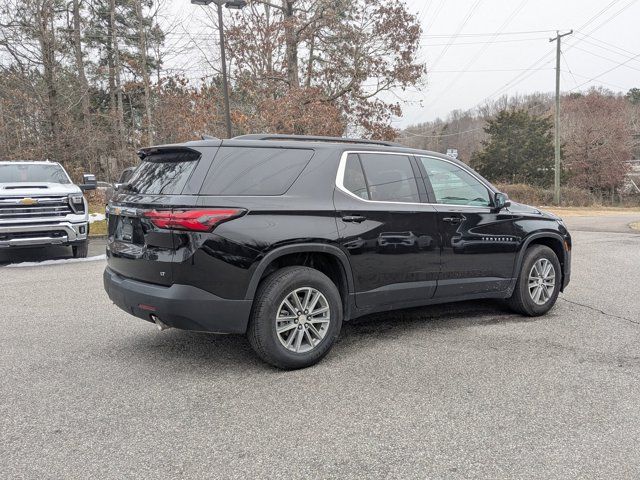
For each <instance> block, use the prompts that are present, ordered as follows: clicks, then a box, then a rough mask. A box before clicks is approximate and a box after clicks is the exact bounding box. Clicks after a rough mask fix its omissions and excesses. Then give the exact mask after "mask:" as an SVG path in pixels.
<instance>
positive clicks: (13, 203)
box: [0, 196, 72, 220]
mask: <svg viewBox="0 0 640 480" xmlns="http://www.w3.org/2000/svg"><path fill="white" fill-rule="evenodd" d="M34 202H35V203H34ZM69 213H72V211H71V207H70V206H69V199H68V197H66V196H65V197H36V198H33V199H31V198H29V199H25V198H24V197H15V198H0V220H20V219H30V218H56V217H65V216H67V215H68V214H69Z"/></svg>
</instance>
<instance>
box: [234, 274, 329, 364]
mask: <svg viewBox="0 0 640 480" xmlns="http://www.w3.org/2000/svg"><path fill="white" fill-rule="evenodd" d="M315 292H319V294H320V295H318V297H317V299H316V297H315ZM307 294H308V295H309V297H308V298H309V299H310V300H309V301H308V306H309V307H313V311H317V312H321V313H317V314H313V311H309V318H308V319H307V317H306V315H304V312H302V313H303V314H302V315H301V316H298V315H297V312H295V311H294V312H291V311H290V310H291V308H289V307H288V306H287V304H286V302H285V301H289V300H291V299H292V298H294V297H292V295H297V296H298V298H299V302H300V305H304V303H306V302H305V300H306V299H307ZM314 299H315V303H313V300H314ZM294 303H295V301H294V300H291V301H289V305H292V306H294V307H297V305H294ZM327 308H328V310H325V309H327ZM295 310H297V308H296V309H295ZM322 310H325V311H324V312H322ZM312 314H313V315H314V316H313V317H311V315H312ZM276 317H279V318H284V317H288V318H284V319H283V320H280V321H278V322H276ZM327 319H328V321H327ZM309 324H310V325H309ZM276 326H279V327H280V328H282V329H283V330H285V329H286V331H283V332H282V333H280V334H279V333H278V332H277V331H276ZM341 327H342V301H341V298H340V293H339V292H338V289H337V287H336V285H335V284H334V283H333V282H332V281H331V280H330V279H329V277H327V276H326V275H324V274H323V273H321V272H319V271H318V270H314V269H312V268H308V267H286V268H283V269H280V270H277V271H276V272H274V273H273V274H271V275H270V276H268V277H267V278H266V279H265V280H263V282H262V283H261V284H260V286H259V287H258V291H257V293H256V296H255V298H254V302H253V308H252V311H251V318H250V320H249V327H248V330H247V338H248V340H249V343H250V344H251V346H252V347H253V349H254V350H255V352H256V353H257V354H258V356H259V357H260V358H261V359H262V360H264V361H265V362H267V363H269V364H271V365H273V366H275V367H277V368H281V369H283V370H294V369H298V368H306V367H309V366H311V365H314V364H316V363H318V362H319V361H320V360H322V358H323V357H324V356H325V355H327V354H328V353H329V351H330V350H331V347H332V346H333V344H334V343H335V341H336V339H337V338H338V335H339V334H340V329H341ZM305 330H306V332H305ZM314 331H315V333H314ZM294 335H295V336H294ZM292 336H293V337H292ZM298 338H300V342H297V340H298ZM288 342H290V343H291V345H290V346H289V347H287V346H286V345H285V343H288ZM296 347H298V348H297V350H298V351H295V350H296Z"/></svg>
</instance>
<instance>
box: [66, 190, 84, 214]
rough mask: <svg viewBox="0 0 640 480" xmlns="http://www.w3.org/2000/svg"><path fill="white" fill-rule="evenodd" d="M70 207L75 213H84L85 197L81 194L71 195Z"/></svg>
mask: <svg viewBox="0 0 640 480" xmlns="http://www.w3.org/2000/svg"><path fill="white" fill-rule="evenodd" d="M69 205H70V206H71V210H73V211H74V212H75V213H84V211H85V208H84V197H83V196H82V194H80V193H72V194H71V195H69Z"/></svg>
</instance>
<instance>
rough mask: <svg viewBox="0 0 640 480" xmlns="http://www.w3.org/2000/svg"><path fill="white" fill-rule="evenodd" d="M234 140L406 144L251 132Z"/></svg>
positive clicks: (387, 145)
mask: <svg viewBox="0 0 640 480" xmlns="http://www.w3.org/2000/svg"><path fill="white" fill-rule="evenodd" d="M233 140H291V141H298V142H327V143H360V144H369V145H384V146H386V147H394V146H404V145H400V144H398V143H393V142H385V141H383V140H361V139H357V138H344V137H322V136H313V135H281V134H275V133H274V134H251V135H240V136H238V137H234V138H233Z"/></svg>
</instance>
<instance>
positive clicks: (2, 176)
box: [0, 163, 71, 184]
mask: <svg viewBox="0 0 640 480" xmlns="http://www.w3.org/2000/svg"><path fill="white" fill-rule="evenodd" d="M28 182H34V183H39V182H47V183H62V184H69V183H71V180H69V177H68V176H67V173H66V172H65V171H64V169H63V168H62V167H61V166H60V165H58V164H56V163H52V164H50V165H49V164H42V163H13V164H2V165H0V183H28Z"/></svg>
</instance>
